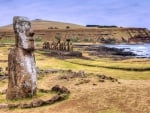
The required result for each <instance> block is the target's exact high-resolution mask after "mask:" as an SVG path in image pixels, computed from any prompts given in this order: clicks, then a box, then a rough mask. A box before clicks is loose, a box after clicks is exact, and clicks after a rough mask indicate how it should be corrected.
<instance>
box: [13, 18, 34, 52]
mask: <svg viewBox="0 0 150 113" xmlns="http://www.w3.org/2000/svg"><path fill="white" fill-rule="evenodd" d="M13 27H14V32H15V35H16V46H17V47H20V48H23V49H25V50H29V51H33V50H34V39H33V36H34V33H33V31H32V30H31V23H30V21H29V19H28V18H26V17H18V16H16V17H14V18H13Z"/></svg>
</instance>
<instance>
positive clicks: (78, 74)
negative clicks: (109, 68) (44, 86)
mask: <svg viewBox="0 0 150 113" xmlns="http://www.w3.org/2000/svg"><path fill="white" fill-rule="evenodd" d="M77 77H79V78H84V77H86V74H85V72H84V71H83V70H80V71H78V72H73V71H72V70H68V71H66V73H65V74H64V75H62V76H61V77H59V78H60V79H67V80H69V79H72V78H77Z"/></svg>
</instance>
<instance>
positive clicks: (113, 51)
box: [85, 45, 136, 57]
mask: <svg viewBox="0 0 150 113" xmlns="http://www.w3.org/2000/svg"><path fill="white" fill-rule="evenodd" d="M85 50H86V51H88V53H89V55H92V56H94V55H96V56H109V55H112V56H126V57H127V56H136V54H134V53H133V52H127V51H124V49H118V48H109V47H105V46H102V45H101V46H96V45H91V46H88V47H86V48H85Z"/></svg>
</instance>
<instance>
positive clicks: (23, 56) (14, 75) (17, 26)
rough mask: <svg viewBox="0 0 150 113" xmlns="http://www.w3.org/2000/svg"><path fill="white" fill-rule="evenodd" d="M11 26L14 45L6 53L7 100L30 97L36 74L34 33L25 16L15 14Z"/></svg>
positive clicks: (35, 84) (35, 85) (34, 89)
mask: <svg viewBox="0 0 150 113" xmlns="http://www.w3.org/2000/svg"><path fill="white" fill-rule="evenodd" d="M13 28H14V33H15V39H16V47H15V48H13V49H11V50H10V53H9V55H8V89H7V94H6V98H7V99H9V100H13V99H19V98H26V97H31V96H33V95H35V94H36V90H37V75H36V66H35V57H34V39H33V35H34V33H33V32H32V31H31V23H30V21H29V19H28V18H26V17H19V16H15V17H14V18H13Z"/></svg>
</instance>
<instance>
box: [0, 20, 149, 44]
mask: <svg viewBox="0 0 150 113" xmlns="http://www.w3.org/2000/svg"><path fill="white" fill-rule="evenodd" d="M32 28H33V30H34V31H35V34H36V35H35V37H36V38H42V40H43V41H46V40H48V41H52V40H54V39H55V38H56V37H59V38H61V39H62V40H64V39H67V38H71V40H72V41H74V42H100V43H141V42H144V43H150V31H149V30H148V29H146V28H119V27H112V28H111V27H110V28H96V27H90V28H89V27H85V26H80V25H76V24H70V23H61V22H54V21H42V20H36V21H32ZM12 37H14V33H13V30H12V25H8V26H4V27H1V28H0V38H12Z"/></svg>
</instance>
